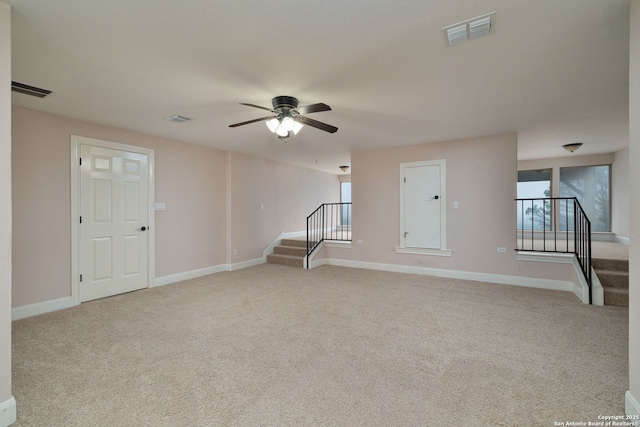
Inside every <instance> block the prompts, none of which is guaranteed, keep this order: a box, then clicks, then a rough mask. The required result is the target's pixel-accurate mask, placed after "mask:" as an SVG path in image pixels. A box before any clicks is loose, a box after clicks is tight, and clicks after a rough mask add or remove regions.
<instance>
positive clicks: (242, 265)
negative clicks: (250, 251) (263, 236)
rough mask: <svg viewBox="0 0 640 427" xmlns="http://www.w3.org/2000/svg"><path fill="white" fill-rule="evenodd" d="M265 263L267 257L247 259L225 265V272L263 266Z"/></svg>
mask: <svg viewBox="0 0 640 427" xmlns="http://www.w3.org/2000/svg"><path fill="white" fill-rule="evenodd" d="M266 262H267V257H266V256H265V257H263V258H254V259H249V260H247V261H240V262H236V263H233V264H227V271H238V270H242V269H244V268H249V267H254V266H256V265H260V264H265V263H266Z"/></svg>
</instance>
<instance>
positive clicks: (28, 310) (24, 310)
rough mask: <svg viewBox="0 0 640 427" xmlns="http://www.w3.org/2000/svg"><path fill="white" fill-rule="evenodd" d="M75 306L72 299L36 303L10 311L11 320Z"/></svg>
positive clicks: (65, 298)
mask: <svg viewBox="0 0 640 427" xmlns="http://www.w3.org/2000/svg"><path fill="white" fill-rule="evenodd" d="M73 306H75V304H74V302H73V298H71V297H64V298H58V299H52V300H49V301H42V302H37V303H35V304H29V305H23V306H21V307H15V308H12V309H11V320H20V319H25V318H27V317H31V316H37V315H38V314H44V313H50V312H52V311H57V310H62V309H65V308H70V307H73Z"/></svg>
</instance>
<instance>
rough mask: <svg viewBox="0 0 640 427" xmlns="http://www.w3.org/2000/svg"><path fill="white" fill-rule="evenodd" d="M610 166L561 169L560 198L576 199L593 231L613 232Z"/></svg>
mask: <svg viewBox="0 0 640 427" xmlns="http://www.w3.org/2000/svg"><path fill="white" fill-rule="evenodd" d="M610 169H611V167H610V165H604V166H579V167H571V168H560V197H575V198H577V199H578V201H579V202H580V205H581V206H582V209H584V211H585V213H586V214H587V217H588V218H589V220H590V221H591V231H610V230H611V204H610V197H609V195H610V188H611V187H610V180H609V177H610Z"/></svg>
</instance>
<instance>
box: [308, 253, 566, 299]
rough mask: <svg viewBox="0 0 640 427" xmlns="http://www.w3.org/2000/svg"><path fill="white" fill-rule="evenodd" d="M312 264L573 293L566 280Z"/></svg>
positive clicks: (354, 263) (337, 261)
mask: <svg viewBox="0 0 640 427" xmlns="http://www.w3.org/2000/svg"><path fill="white" fill-rule="evenodd" d="M323 261H324V262H322V261H317V262H312V264H311V266H312V267H317V266H319V265H323V264H327V265H336V266H341V267H353V268H364V269H368V270H380V271H391V272H395V273H409V274H421V275H425V276H434V277H444V278H448V279H462V280H473V281H476V282H489V283H498V284H501V285H513V286H524V287H529V288H539V289H551V290H554V291H567V292H572V291H573V283H572V282H570V281H568V280H550V279H536V278H532V277H521V276H507V275H503V274H492V273H477V272H472V271H458V270H444V269H439V268H429V267H415V266H410V265H398V264H380V263H374V262H365V261H351V260H344V259H332V258H327V259H325V260H323Z"/></svg>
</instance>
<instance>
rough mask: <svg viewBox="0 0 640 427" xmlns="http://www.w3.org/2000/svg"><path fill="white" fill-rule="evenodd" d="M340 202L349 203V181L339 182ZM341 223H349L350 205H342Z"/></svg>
mask: <svg viewBox="0 0 640 427" xmlns="http://www.w3.org/2000/svg"><path fill="white" fill-rule="evenodd" d="M340 202H341V203H351V182H341V183H340ZM342 225H351V206H348V205H343V206H342Z"/></svg>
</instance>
